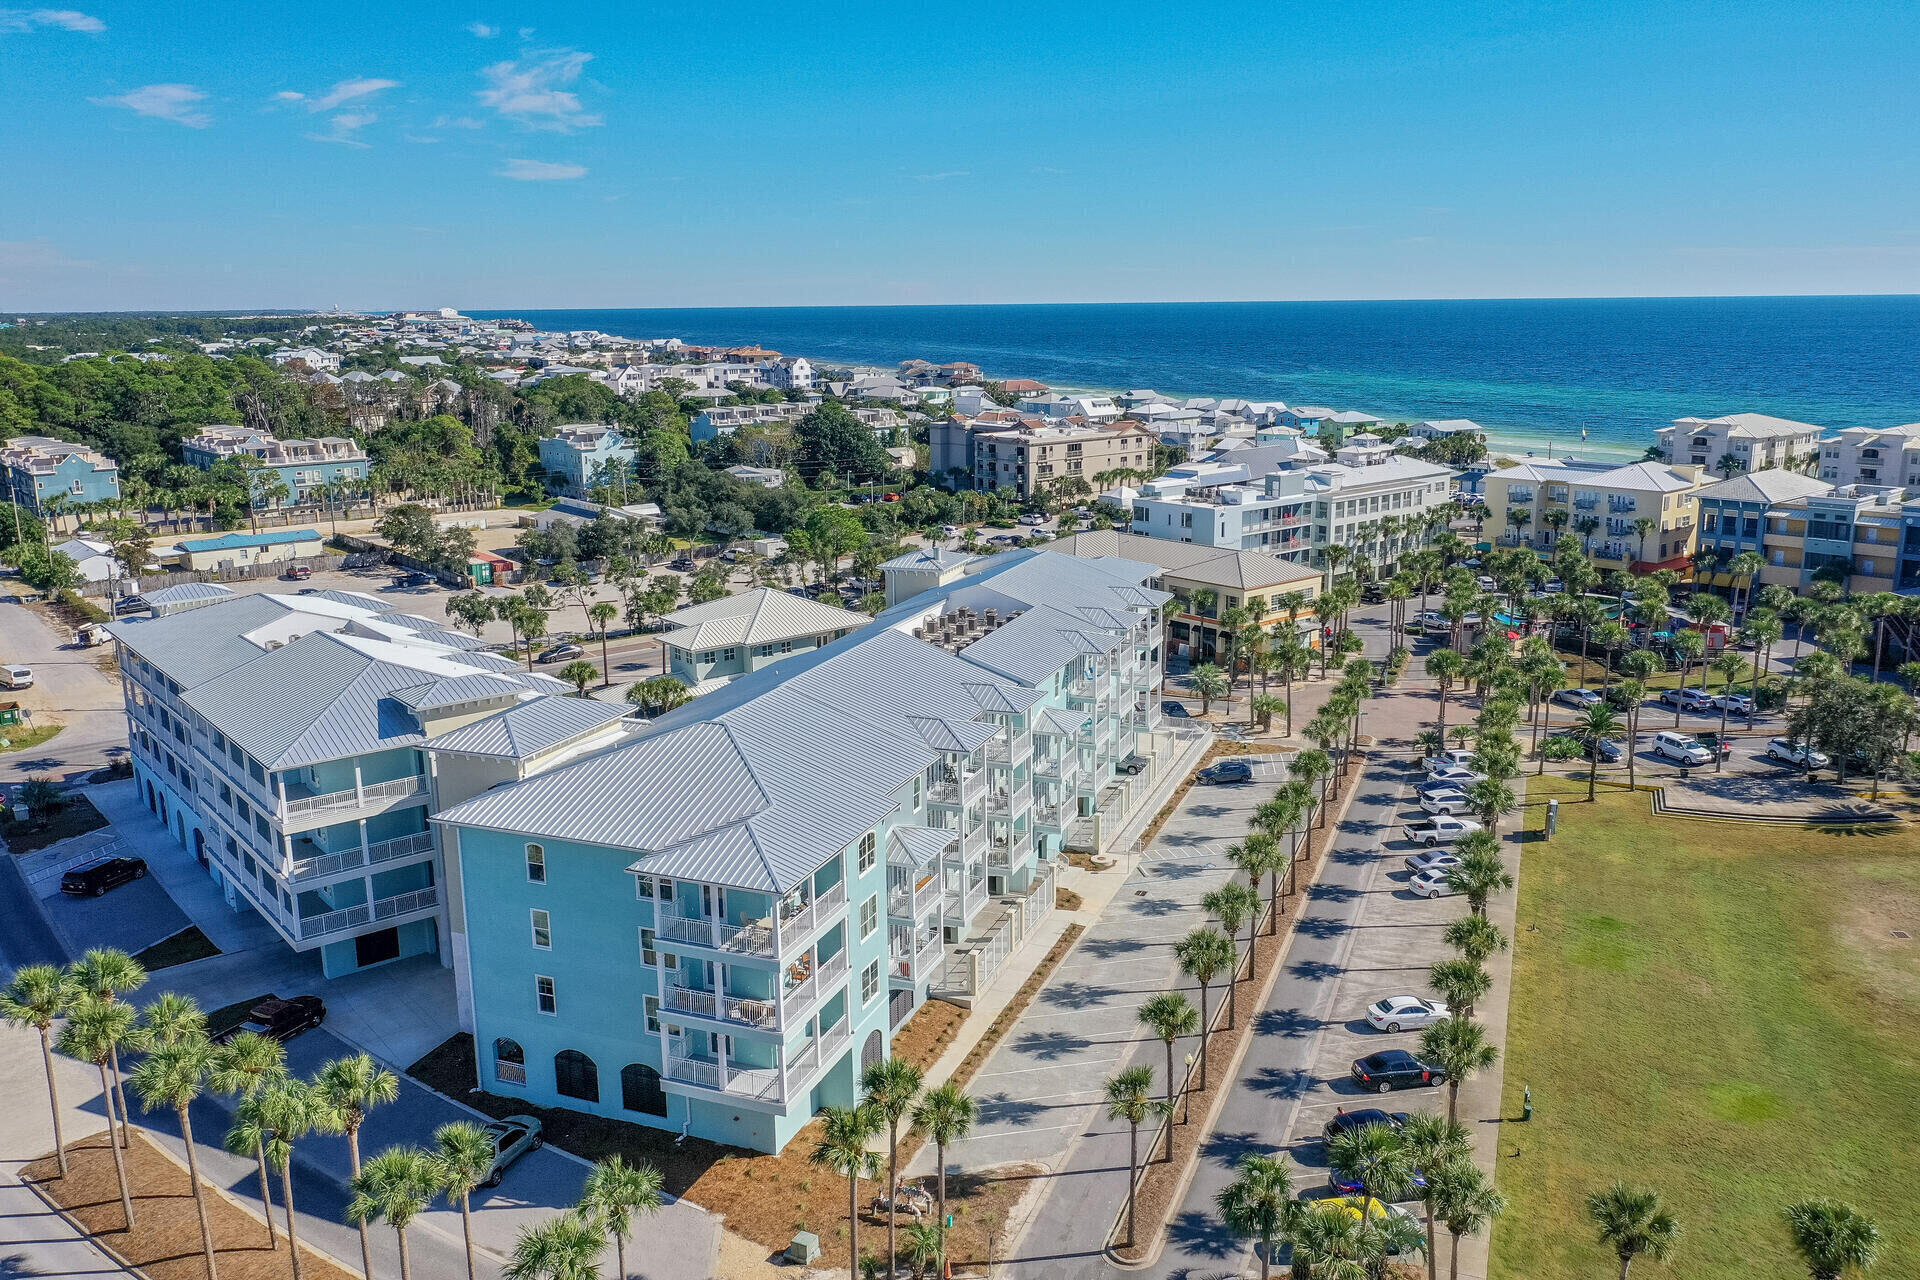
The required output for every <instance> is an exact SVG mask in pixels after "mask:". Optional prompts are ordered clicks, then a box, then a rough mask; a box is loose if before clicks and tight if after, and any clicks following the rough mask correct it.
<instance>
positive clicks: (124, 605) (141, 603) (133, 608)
mask: <svg viewBox="0 0 1920 1280" xmlns="http://www.w3.org/2000/svg"><path fill="white" fill-rule="evenodd" d="M149 607H150V606H149V605H148V604H147V598H146V597H145V596H121V597H120V598H119V599H118V600H115V601H114V602H113V611H114V613H115V614H116V615H117V614H122V613H139V612H141V611H142V610H143V609H147V608H149Z"/></svg>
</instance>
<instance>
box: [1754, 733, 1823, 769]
mask: <svg viewBox="0 0 1920 1280" xmlns="http://www.w3.org/2000/svg"><path fill="white" fill-rule="evenodd" d="M1767 759H1769V760H1782V761H1785V762H1786V763H1787V764H1797V765H1799V766H1800V767H1801V768H1803V769H1824V768H1826V767H1827V763H1828V761H1827V754H1826V752H1824V751H1815V750H1814V749H1813V748H1812V747H1809V746H1808V745H1807V744H1806V743H1804V742H1795V741H1794V740H1793V739H1792V738H1775V739H1773V740H1772V741H1770V742H1768V743H1767Z"/></svg>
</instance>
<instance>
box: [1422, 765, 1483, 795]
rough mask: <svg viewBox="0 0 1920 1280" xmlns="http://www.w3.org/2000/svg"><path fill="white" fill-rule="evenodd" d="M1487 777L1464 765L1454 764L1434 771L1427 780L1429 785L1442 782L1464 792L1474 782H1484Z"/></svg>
mask: <svg viewBox="0 0 1920 1280" xmlns="http://www.w3.org/2000/svg"><path fill="white" fill-rule="evenodd" d="M1486 780H1487V775H1486V774H1484V773H1481V772H1479V771H1478V770H1475V769H1469V768H1467V767H1466V766H1465V765H1460V764H1456V765H1453V766H1451V767H1449V768H1446V769H1435V770H1434V771H1433V775H1432V776H1431V777H1429V778H1428V779H1427V781H1428V782H1429V783H1433V782H1443V783H1445V784H1447V785H1448V786H1450V787H1454V788H1456V789H1458V790H1460V791H1465V790H1466V789H1467V788H1468V787H1470V786H1472V785H1473V784H1474V783H1476V782H1485V781H1486Z"/></svg>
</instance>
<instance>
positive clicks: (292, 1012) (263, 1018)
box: [213, 996, 327, 1044]
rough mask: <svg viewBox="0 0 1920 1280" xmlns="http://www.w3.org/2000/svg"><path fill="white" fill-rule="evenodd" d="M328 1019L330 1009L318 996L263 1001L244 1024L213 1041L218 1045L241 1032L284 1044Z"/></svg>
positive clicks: (221, 1034) (224, 1032) (232, 1028)
mask: <svg viewBox="0 0 1920 1280" xmlns="http://www.w3.org/2000/svg"><path fill="white" fill-rule="evenodd" d="M326 1020H327V1006H326V1005H324V1004H322V1003H321V1002H320V997H319V996H295V997H294V998H293V999H291V1000H262V1001H261V1002H260V1003H259V1004H257V1005H255V1006H253V1009H252V1011H251V1012H249V1013H248V1014H247V1016H246V1019H245V1021H243V1022H241V1023H239V1024H237V1025H235V1026H231V1027H228V1028H227V1029H226V1030H225V1031H222V1032H221V1033H220V1034H219V1035H217V1036H215V1037H214V1038H213V1039H214V1042H215V1043H216V1044H225V1043H226V1042H227V1041H229V1040H231V1039H233V1038H234V1037H235V1036H237V1035H239V1034H240V1033H241V1032H242V1031H251V1032H253V1033H254V1034H255V1035H262V1036H266V1037H267V1038H268V1039H269V1040H279V1041H281V1042H283V1043H284V1042H285V1041H288V1040H291V1039H293V1038H294V1037H295V1036H297V1035H299V1034H300V1033H301V1032H302V1031H306V1030H309V1029H311V1028H313V1027H317V1026H319V1025H320V1024H321V1023H322V1022H325V1021H326Z"/></svg>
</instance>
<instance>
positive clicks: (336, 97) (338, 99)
mask: <svg viewBox="0 0 1920 1280" xmlns="http://www.w3.org/2000/svg"><path fill="white" fill-rule="evenodd" d="M399 87H400V82H399V81H398V80H374V79H371V78H368V77H361V78H359V79H355V80H342V81H340V82H339V83H338V84H336V85H334V86H333V88H331V89H329V90H327V91H326V93H325V94H323V95H321V96H320V97H318V98H315V99H314V100H313V101H311V102H309V103H308V104H307V110H309V111H331V110H333V109H334V108H335V107H338V106H341V105H343V104H345V103H348V102H352V101H354V100H356V99H358V98H365V97H369V96H371V95H373V94H376V93H380V92H382V91H384V90H387V89H397V88H399Z"/></svg>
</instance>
